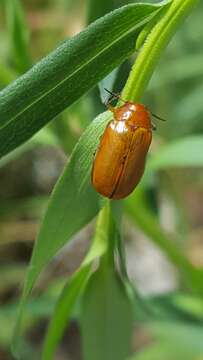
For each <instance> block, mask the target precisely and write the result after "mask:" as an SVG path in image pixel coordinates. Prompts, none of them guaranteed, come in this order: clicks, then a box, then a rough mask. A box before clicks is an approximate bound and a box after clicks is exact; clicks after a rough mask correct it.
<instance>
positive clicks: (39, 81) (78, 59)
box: [0, 4, 160, 156]
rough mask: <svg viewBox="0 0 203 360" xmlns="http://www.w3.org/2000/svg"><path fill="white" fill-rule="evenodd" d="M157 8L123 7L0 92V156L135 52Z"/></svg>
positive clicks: (59, 48)
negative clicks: (141, 32) (138, 38)
mask: <svg viewBox="0 0 203 360" xmlns="http://www.w3.org/2000/svg"><path fill="white" fill-rule="evenodd" d="M159 9H160V6H158V5H149V4H148V5H147V4H146V5H143V4H135V5H133V4H132V5H127V6H124V7H122V8H120V9H117V10H115V11H113V12H111V13H109V14H107V15H106V16H104V17H103V18H101V19H99V20H97V21H96V22H94V23H92V24H91V25H90V26H88V27H87V28H86V29H85V30H84V31H82V32H81V33H80V34H78V35H76V36H75V37H73V38H72V39H70V40H66V41H64V42H63V44H62V45H61V46H59V47H58V48H57V49H56V50H55V51H54V52H53V53H51V54H50V55H49V56H47V57H46V58H44V59H43V60H42V61H40V62H39V63H38V64H36V65H35V66H34V67H33V68H32V69H31V70H30V71H28V72H27V73H26V74H25V75H23V76H22V77H20V78H18V79H17V80H16V81H15V82H14V83H12V84H11V85H10V86H8V87H7V88H6V89H4V90H3V91H2V92H1V93H0V115H1V116H0V117H1V120H0V156H3V155H5V154H6V153H8V152H9V151H11V150H12V149H14V148H15V147H17V146H18V145H20V144H21V143H23V142H24V141H26V140H27V139H28V138H30V137H31V136H32V135H33V134H34V133H36V132H37V131H38V130H39V129H40V128H42V127H43V126H44V125H45V124H47V123H48V121H50V120H51V119H53V118H54V117H55V116H56V115H57V114H59V113H60V112H61V111H62V110H64V109H65V108H66V107H67V106H69V105H71V104H72V103H73V102H75V101H76V100H77V99H78V98H80V97H81V96H82V95H83V94H85V93H86V92H87V91H88V90H89V89H91V88H92V87H93V86H95V85H96V84H97V83H98V82H99V81H100V80H101V79H102V78H104V77H105V76H106V75H107V74H108V73H109V72H111V71H112V70H113V69H114V68H115V67H116V66H118V65H119V64H121V63H122V62H123V61H124V60H125V59H126V58H127V57H128V56H129V55H130V54H132V52H133V51H134V48H135V41H136V37H137V36H138V34H139V32H140V30H141V29H142V28H143V26H144V25H145V24H146V23H147V22H148V21H149V20H150V19H151V18H152V17H153V16H154V15H155V14H156V12H157V11H159Z"/></svg>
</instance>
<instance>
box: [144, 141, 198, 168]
mask: <svg viewBox="0 0 203 360" xmlns="http://www.w3.org/2000/svg"><path fill="white" fill-rule="evenodd" d="M202 148H203V136H202V135H196V136H195V135H194V136H188V137H186V138H183V139H180V140H176V141H174V142H172V143H170V144H169V145H165V146H163V147H162V148H160V149H159V150H158V151H157V153H156V154H155V155H154V156H153V158H152V159H151V161H150V162H149V165H150V166H151V168H153V169H164V168H168V167H187V166H190V167H194V166H203V153H202V151H201V149H202Z"/></svg>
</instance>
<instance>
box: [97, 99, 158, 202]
mask: <svg viewBox="0 0 203 360" xmlns="http://www.w3.org/2000/svg"><path fill="white" fill-rule="evenodd" d="M108 108H109V110H111V111H112V112H113V114H114V117H113V120H111V121H110V122H109V123H108V125H107V126H106V129H105V131H104V133H103V135H102V137H101V140H100V144H99V147H98V150H97V152H96V155H95V159H94V163H93V168H92V184H93V186H94V188H95V189H96V191H97V192H99V193H100V194H102V195H103V196H106V197H108V198H110V199H122V198H125V197H126V196H128V195H129V194H130V193H131V192H132V191H133V190H134V188H135V187H136V186H137V184H138V183H139V181H140V179H141V177H142V175H143V172H144V167H145V159H146V155H147V152H148V149H149V146H150V144H151V140H152V127H153V126H152V123H151V116H150V112H149V111H148V110H147V109H146V107H145V106H144V105H142V104H136V103H133V102H129V101H126V102H125V103H124V105H122V106H119V107H115V108H114V107H112V106H111V105H109V106H108Z"/></svg>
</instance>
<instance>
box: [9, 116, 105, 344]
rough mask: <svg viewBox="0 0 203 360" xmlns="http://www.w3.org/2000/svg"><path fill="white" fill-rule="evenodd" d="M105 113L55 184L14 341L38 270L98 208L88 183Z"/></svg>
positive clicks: (29, 275) (29, 274)
mask: <svg viewBox="0 0 203 360" xmlns="http://www.w3.org/2000/svg"><path fill="white" fill-rule="evenodd" d="M109 116H111V115H110V114H109V113H108V112H106V113H104V114H102V115H100V116H98V117H97V118H96V119H95V120H94V121H93V122H92V123H91V124H90V126H89V127H88V128H87V130H86V131H85V132H84V134H83V135H82V137H81V139H80V140H79V142H78V144H77V145H76V147H75V149H74V151H73V153H72V155H71V157H70V160H69V162H68V164H67V166H66V168H65V169H64V172H63V174H62V176H61V177H60V179H59V180H58V182H57V184H56V186H55V189H54V191H53V194H52V196H51V199H50V201H49V205H48V209H47V212H46V214H45V217H44V220H43V223H42V226H41V229H40V232H39V235H38V238H37V240H36V242H35V246H34V250H33V254H32V258H31V262H30V267H29V268H28V272H27V276H26V280H25V285H24V291H23V295H22V300H21V305H20V309H19V314H18V318H17V323H16V328H15V333H14V343H15V341H16V342H17V334H18V332H19V326H20V324H21V316H22V313H23V310H24V307H25V303H26V299H27V296H28V295H29V293H30V291H31V290H32V287H33V284H34V282H35V281H36V279H37V277H38V275H39V273H40V272H41V270H42V269H43V267H44V266H45V265H46V264H47V263H48V262H49V260H50V259H51V258H52V257H53V256H54V255H55V254H56V252H57V251H58V250H59V249H60V248H61V247H62V246H63V245H64V244H65V243H66V242H67V241H69V240H70V238H71V236H72V235H73V234H75V233H76V232H77V231H78V230H80V229H81V228H82V227H83V226H84V225H86V224H87V223H88V222H89V221H90V220H92V218H93V217H94V216H95V215H96V214H97V213H98V211H99V209H100V204H99V199H100V197H99V195H98V194H97V193H96V192H95V191H94V189H93V188H92V186H91V184H90V173H91V167H92V160H93V155H94V152H95V149H96V148H97V146H98V142H99V137H100V136H101V134H102V132H103V130H104V127H105V125H106V124H107V122H108V121H109Z"/></svg>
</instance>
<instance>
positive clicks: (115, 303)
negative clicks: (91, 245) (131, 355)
mask: <svg viewBox="0 0 203 360" xmlns="http://www.w3.org/2000/svg"><path fill="white" fill-rule="evenodd" d="M132 322H133V314H132V306H131V301H130V299H129V297H128V295H127V293H126V288H125V286H124V285H123V283H122V282H121V280H120V278H119V277H118V276H117V274H116V273H115V270H114V269H113V268H112V267H111V268H110V267H109V268H105V269H104V268H100V269H99V270H98V271H97V272H96V273H95V274H94V275H93V276H92V278H91V279H90V281H89V283H88V285H87V287H86V289H85V295H84V300H83V308H82V320H81V328H82V340H83V356H84V360H95V359H97V360H104V359H105V360H125V359H126V357H127V355H128V352H129V345H130V337H131V333H132Z"/></svg>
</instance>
